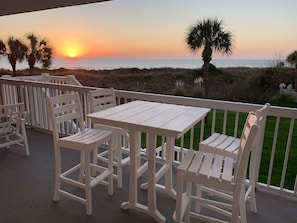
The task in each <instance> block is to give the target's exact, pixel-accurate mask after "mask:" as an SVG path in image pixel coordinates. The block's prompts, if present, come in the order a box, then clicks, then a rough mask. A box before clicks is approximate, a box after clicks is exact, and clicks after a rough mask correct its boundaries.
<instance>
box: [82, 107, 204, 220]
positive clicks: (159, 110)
mask: <svg viewBox="0 0 297 223" xmlns="http://www.w3.org/2000/svg"><path fill="white" fill-rule="evenodd" d="M209 111H210V109H208V108H199V107H191V106H182V105H174V104H165V103H156V102H147V101H133V102H129V103H126V104H122V105H119V106H115V107H112V108H109V109H106V110H103V111H99V112H95V113H91V114H88V115H87V117H89V118H91V121H92V122H93V123H97V124H104V125H109V126H115V127H120V128H123V129H128V130H129V134H130V185H129V201H127V202H124V203H122V204H121V208H122V209H125V210H127V209H131V208H132V209H136V210H139V211H142V212H145V213H147V214H149V215H151V216H152V217H154V218H155V220H156V221H157V222H165V221H166V218H165V217H164V216H163V215H162V214H161V213H160V212H159V211H158V209H157V205H156V183H157V181H158V179H160V177H161V176H163V175H164V174H165V188H166V190H167V191H168V192H169V193H173V191H174V189H173V187H172V159H173V155H172V153H173V147H174V139H175V138H179V137H181V136H183V134H184V133H186V132H187V131H188V130H189V129H191V128H192V127H193V126H194V125H195V124H197V123H198V122H199V121H201V120H204V118H205V116H206V115H207V113H208V112H209ZM141 132H145V133H146V134H147V140H148V144H147V147H148V148H147V150H148V151H147V152H148V162H147V163H145V164H143V165H142V166H141V167H139V162H138V157H139V150H140V146H141V145H140V140H141ZM157 136H165V137H166V139H167V140H166V164H165V165H164V166H163V167H162V168H161V169H160V170H159V171H158V172H157V173H156V167H155V162H156V161H155V155H156V153H155V149H156V139H157ZM138 167H139V168H138ZM146 169H148V184H147V189H148V204H147V206H145V205H143V204H140V203H138V202H137V178H138V177H139V176H140V175H141V174H142V173H143V172H144V170H146Z"/></svg>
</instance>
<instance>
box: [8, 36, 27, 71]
mask: <svg viewBox="0 0 297 223" xmlns="http://www.w3.org/2000/svg"><path fill="white" fill-rule="evenodd" d="M7 45H8V47H9V50H8V51H7V53H6V54H7V57H8V61H9V63H10V64H11V67H12V72H13V76H16V63H17V61H18V62H22V61H23V60H24V58H25V57H26V53H27V51H28V48H27V46H26V45H25V44H23V43H22V42H21V40H19V39H17V38H14V37H12V36H11V37H9V38H8V41H7Z"/></svg>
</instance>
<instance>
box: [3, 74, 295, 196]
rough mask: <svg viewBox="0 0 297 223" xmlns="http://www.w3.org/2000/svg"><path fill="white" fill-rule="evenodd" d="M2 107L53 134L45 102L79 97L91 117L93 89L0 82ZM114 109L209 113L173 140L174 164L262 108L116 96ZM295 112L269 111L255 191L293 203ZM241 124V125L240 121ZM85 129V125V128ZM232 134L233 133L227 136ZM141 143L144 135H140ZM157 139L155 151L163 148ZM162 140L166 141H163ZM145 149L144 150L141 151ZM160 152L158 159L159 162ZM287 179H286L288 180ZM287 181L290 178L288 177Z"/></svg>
mask: <svg viewBox="0 0 297 223" xmlns="http://www.w3.org/2000/svg"><path fill="white" fill-rule="evenodd" d="M0 86H1V92H0V93H1V95H0V96H1V97H0V104H10V103H15V102H24V104H25V109H26V121H27V125H28V126H31V127H32V128H38V129H42V130H48V131H51V127H50V123H49V120H48V117H47V109H46V104H45V101H46V100H45V99H46V97H50V96H54V95H57V94H62V93H67V92H78V93H79V94H80V96H81V99H82V104H83V106H84V111H85V113H89V112H90V103H89V99H88V92H89V91H90V90H93V89H94V88H92V87H85V86H75V85H70V84H65V83H64V82H62V84H61V82H59V83H56V82H53V83H48V82H42V81H40V80H21V79H12V78H0ZM115 93H116V97H117V102H118V104H121V103H126V102H129V101H133V100H147V101H155V102H164V103H173V104H182V105H190V106H197V107H207V108H211V113H210V114H209V116H208V117H207V118H206V121H205V124H204V125H203V124H201V123H198V124H197V126H195V128H193V129H192V130H190V131H189V133H187V134H186V135H185V136H184V137H183V138H181V139H178V140H176V150H175V160H176V163H178V162H179V161H180V159H182V157H183V154H184V153H185V151H186V150H187V149H189V148H194V149H198V145H199V141H200V140H201V139H202V138H206V137H207V136H209V135H210V134H211V133H212V132H214V131H217V132H222V133H226V134H229V135H234V136H239V134H240V130H241V129H242V127H243V124H244V120H245V117H246V115H247V113H248V112H249V111H252V110H256V109H258V108H260V107H261V106H262V105H258V104H249V103H240V102H228V101H219V100H210V99H198V98H191V97H177V96H169V95H161V94H149V93H140V92H130V91H121V90H115ZM296 119H297V109H294V108H286V107H276V106H272V107H271V109H270V112H269V114H268V118H267V124H266V129H265V134H264V135H265V137H264V141H263V152H262V160H261V167H260V182H258V187H261V188H265V189H268V190H273V191H276V192H279V193H285V194H289V195H290V196H292V195H293V196H296V197H297V179H296V173H297V155H296V154H297V151H296V150H297V124H296ZM242 120H243V121H242ZM86 123H88V124H89V122H86ZM230 129H232V131H230ZM144 137H145V135H144ZM162 140H164V139H162V138H161V137H160V141H159V145H162ZM165 140H166V139H165ZM143 146H144V147H145V145H143ZM162 154H164V152H162V147H160V153H159V155H160V159H162ZM288 174H289V175H288ZM288 176H290V177H288Z"/></svg>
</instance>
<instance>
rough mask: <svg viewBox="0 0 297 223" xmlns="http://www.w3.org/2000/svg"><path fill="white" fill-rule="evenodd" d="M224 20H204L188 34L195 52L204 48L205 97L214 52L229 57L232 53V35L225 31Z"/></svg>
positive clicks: (191, 28) (190, 45) (188, 41)
mask: <svg viewBox="0 0 297 223" xmlns="http://www.w3.org/2000/svg"><path fill="white" fill-rule="evenodd" d="M222 22H223V21H222V20H218V19H217V18H214V19H204V20H202V21H198V22H197V24H196V25H193V26H191V27H190V29H189V32H188V34H187V44H188V46H189V47H190V49H191V50H192V51H193V52H196V51H198V50H199V49H200V48H202V47H203V51H202V60H203V66H202V69H203V75H204V91H205V97H207V92H208V67H209V63H210V61H211V59H212V58H211V57H212V53H213V52H214V51H218V52H222V53H225V54H227V55H230V54H231V53H232V49H231V48H232V42H233V38H232V34H231V33H230V32H228V31H224V30H223V28H222Z"/></svg>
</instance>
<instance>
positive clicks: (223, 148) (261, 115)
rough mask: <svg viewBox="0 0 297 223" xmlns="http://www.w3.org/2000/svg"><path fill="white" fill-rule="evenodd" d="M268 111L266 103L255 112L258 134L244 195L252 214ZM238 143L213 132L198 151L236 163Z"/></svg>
mask: <svg viewBox="0 0 297 223" xmlns="http://www.w3.org/2000/svg"><path fill="white" fill-rule="evenodd" d="M269 110H270V104H269V103H266V104H265V105H264V106H263V107H262V108H261V109H258V110H256V111H255V114H256V116H257V118H258V125H259V132H258V134H257V138H256V140H255V143H254V145H253V148H252V153H251V160H250V168H249V180H248V181H247V189H246V194H245V198H246V200H249V201H250V204H251V211H252V212H254V213H256V212H257V206H256V195H255V188H256V185H257V181H258V175H259V166H260V161H261V152H262V144H263V138H264V130H265V124H266V116H267V114H268V112H269ZM239 143H240V139H239V138H236V137H234V136H229V135H225V134H220V133H216V132H214V133H213V134H212V135H211V136H210V137H208V138H207V139H205V140H203V141H201V142H200V144H199V150H200V151H203V152H209V153H215V154H219V155H222V156H229V157H232V158H233V159H234V160H235V162H236V160H237V157H238V149H239Z"/></svg>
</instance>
